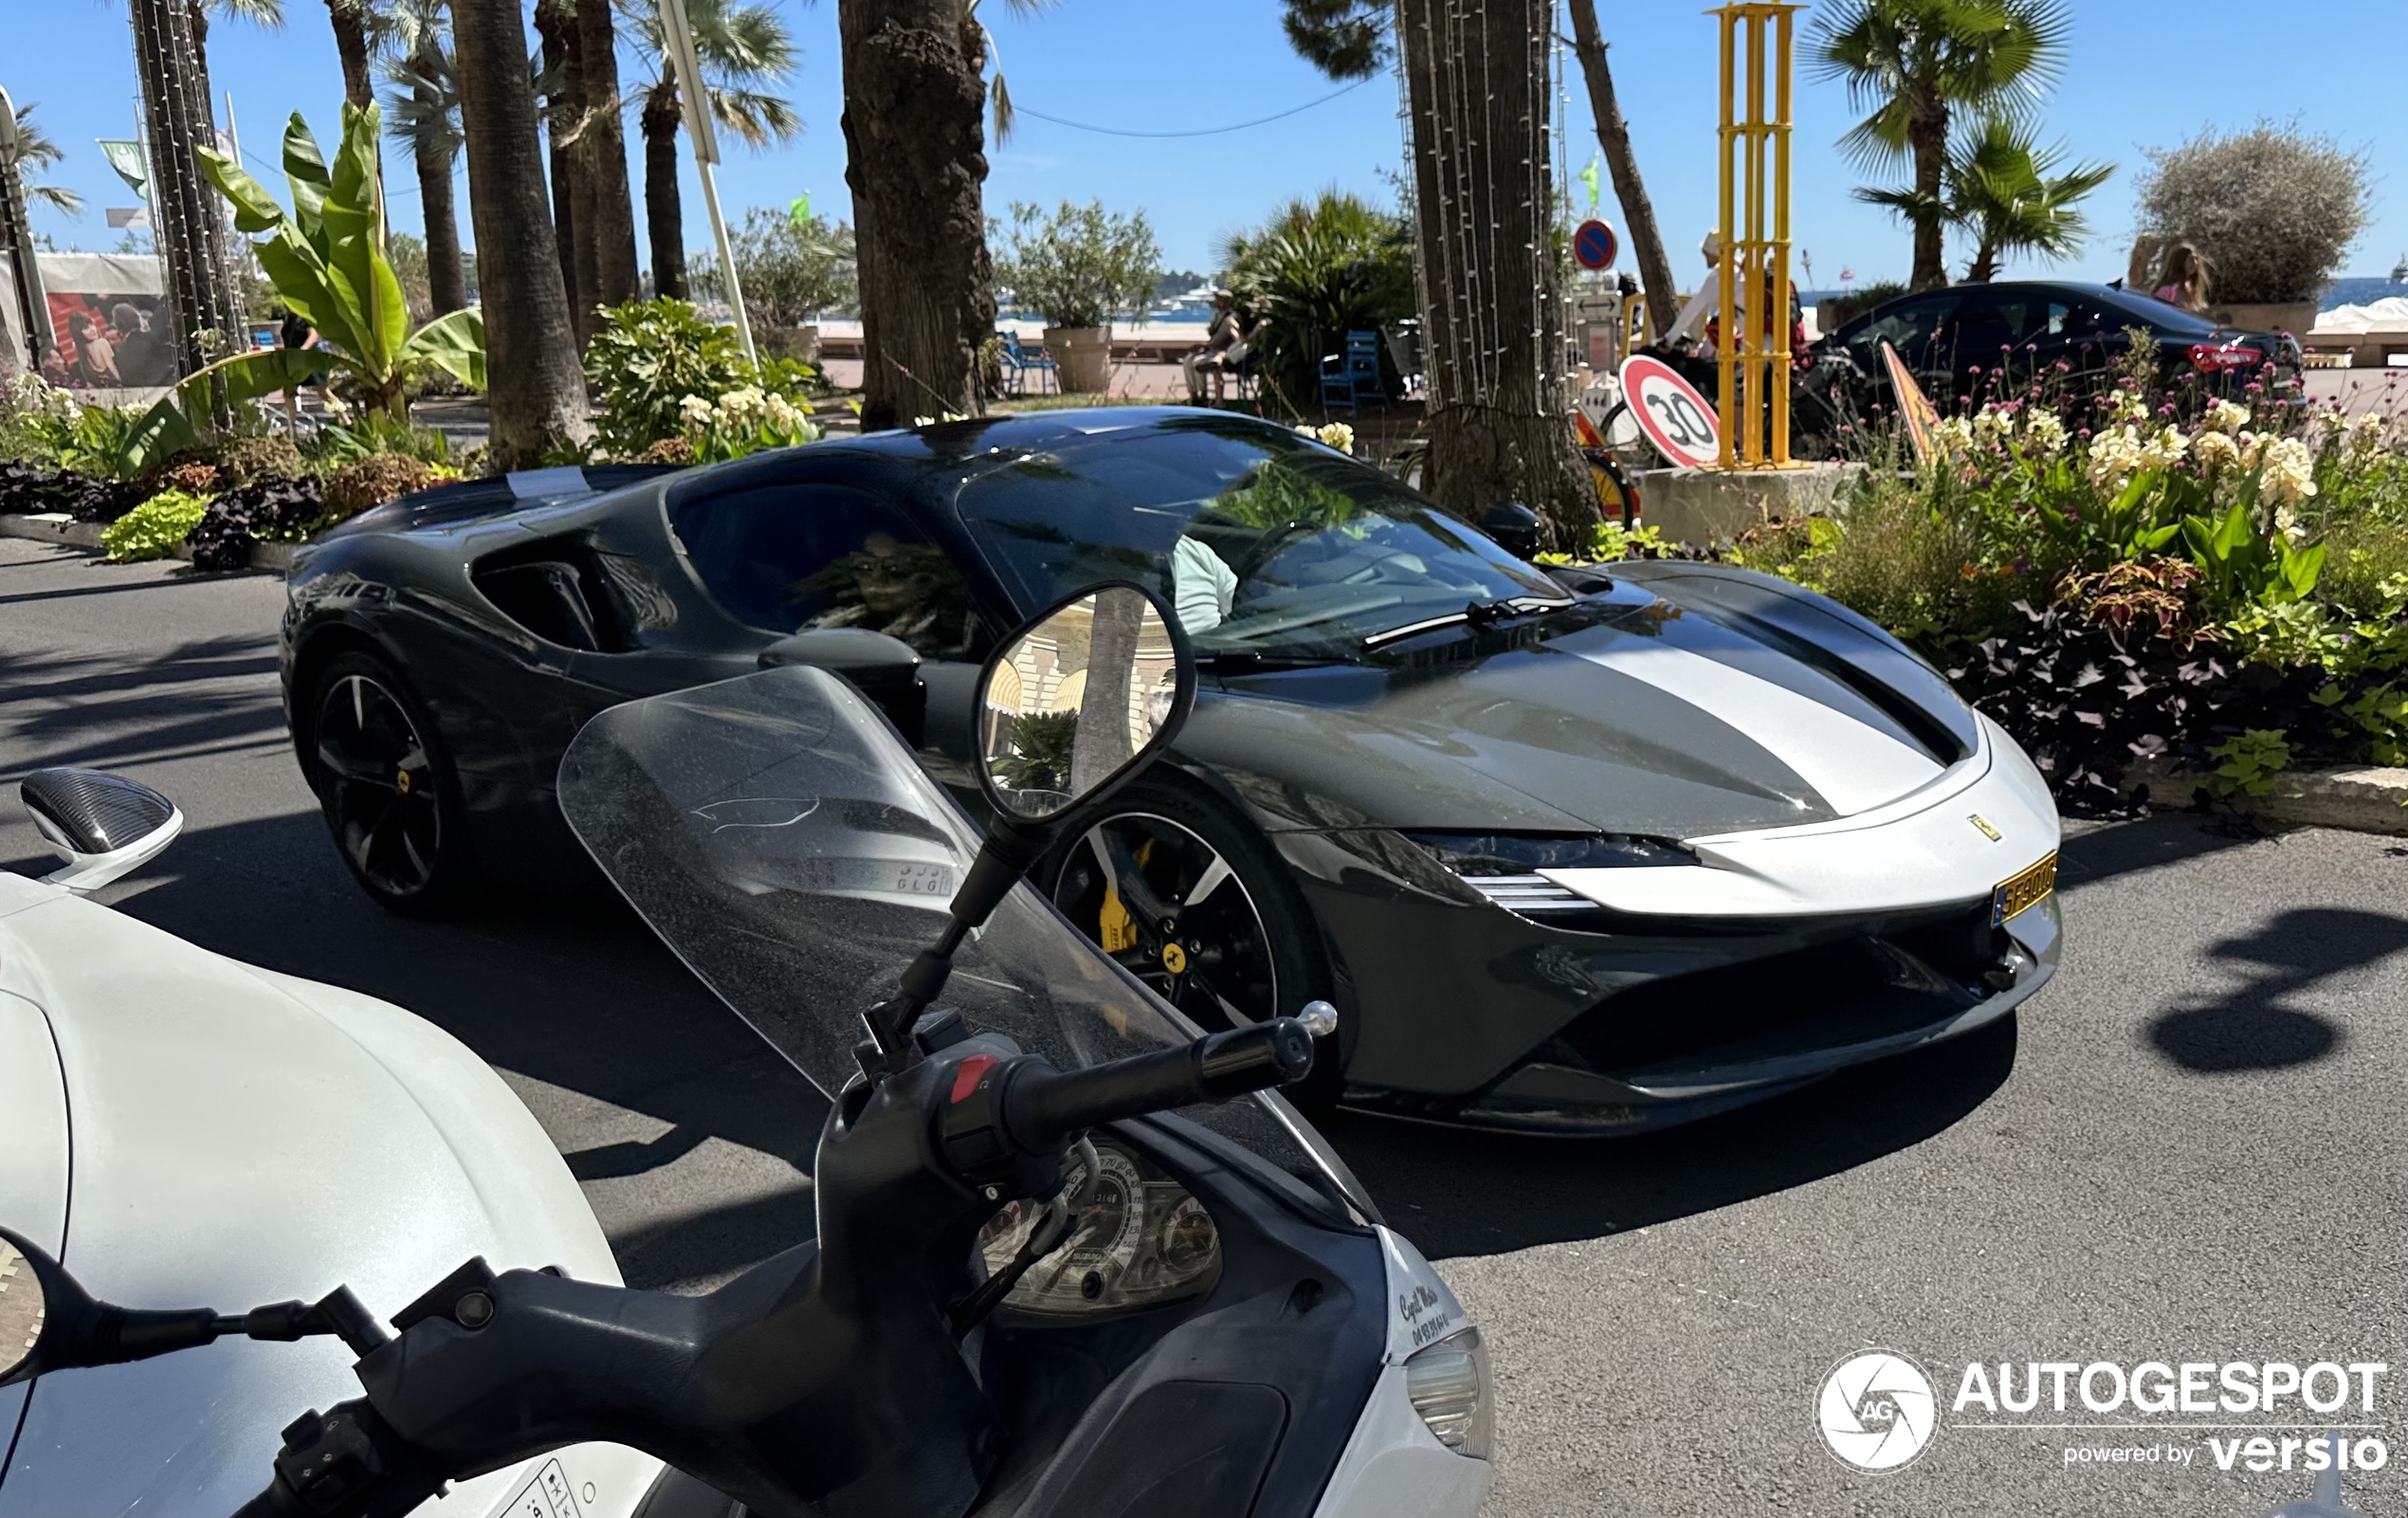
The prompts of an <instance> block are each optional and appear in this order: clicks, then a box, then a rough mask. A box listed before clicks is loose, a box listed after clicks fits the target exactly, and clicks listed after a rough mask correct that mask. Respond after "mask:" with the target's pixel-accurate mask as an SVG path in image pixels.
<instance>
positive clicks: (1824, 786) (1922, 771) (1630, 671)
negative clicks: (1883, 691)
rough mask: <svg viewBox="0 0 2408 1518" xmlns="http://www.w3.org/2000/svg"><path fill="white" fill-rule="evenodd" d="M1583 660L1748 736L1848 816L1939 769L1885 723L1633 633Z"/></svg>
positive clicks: (1911, 787)
mask: <svg viewBox="0 0 2408 1518" xmlns="http://www.w3.org/2000/svg"><path fill="white" fill-rule="evenodd" d="M1580 657H1581V658H1583V659H1586V660H1589V661H1590V662H1591V663H1593V664H1599V665H1603V666H1604V667H1605V668H1608V669H1611V670H1614V672H1615V673H1617V674H1624V675H1628V676H1630V677H1631V678H1632V679H1633V680H1639V681H1644V682H1645V683H1647V684H1648V685H1651V686H1654V687H1655V688H1656V689H1658V690H1661V691H1663V692H1665V693H1666V694H1667V695H1670V696H1674V697H1677V698H1678V699H1680V700H1682V701H1685V702H1687V703H1688V704H1690V705H1692V706H1695V707H1697V708H1698V709H1699V710H1700V711H1703V712H1705V713H1706V715H1707V716H1709V717H1712V718H1714V719H1715V720H1716V721H1718V722H1723V723H1724V724H1726V725H1728V726H1730V727H1734V728H1736V729H1738V730H1739V731H1740V732H1742V733H1744V734H1746V735H1747V736H1748V737H1749V738H1750V739H1753V740H1754V741H1756V742H1757V743H1759V744H1760V745H1762V746H1763V748H1764V749H1765V750H1766V751H1767V752H1768V753H1770V754H1771V755H1772V756H1773V757H1774V758H1775V759H1779V760H1780V761H1781V762H1782V763H1783V764H1786V765H1788V766H1789V767H1790V768H1791V769H1792V770H1794V771H1796V772H1797V777H1798V778H1800V779H1802V780H1804V781H1805V782H1806V783H1807V784H1808V785H1811V786H1813V787H1814V788H1815V791H1816V792H1817V793H1818V794H1819V795H1820V796H1822V798H1823V799H1824V800H1825V801H1827V802H1829V803H1830V804H1831V807H1832V809H1833V811H1835V812H1837V813H1838V814H1840V815H1841V816H1850V815H1852V814H1856V813H1858V812H1862V811H1864V810H1865V809H1866V808H1868V807H1876V806H1879V805H1881V804H1882V803H1883V802H1885V801H1889V800H1894V799H1895V798H1897V797H1899V796H1905V795H1906V793H1907V792H1909V791H1912V790H1914V789H1915V788H1916V787H1918V786H1921V785H1924V784H1926V783H1928V782H1929V781H1930V780H1931V779H1933V778H1934V777H1937V776H1938V775H1939V774H1940V769H1941V767H1940V765H1939V763H1938V762H1937V761H1935V760H1934V759H1932V758H1931V756H1930V755H1928V754H1925V753H1922V752H1920V751H1919V750H1916V749H1912V748H1909V747H1907V746H1906V744H1904V743H1902V742H1900V741H1898V740H1896V739H1894V738H1892V737H1890V736H1889V735H1888V733H1885V732H1882V731H1881V730H1880V729H1878V728H1875V727H1868V726H1867V725H1865V724H1864V723H1863V722H1858V721H1857V720H1856V719H1855V718H1853V717H1851V716H1849V715H1847V714H1846V713H1845V712H1839V711H1834V710H1833V709H1832V708H1831V707H1829V706H1826V705H1824V704H1822V703H1820V702H1818V701H1815V700H1812V699H1811V698H1808V697H1805V696H1801V695H1799V694H1798V693H1797V692H1796V691H1794V690H1790V689H1787V688H1785V687H1784V686H1777V685H1775V684H1773V683H1772V682H1771V681H1769V680H1763V679H1760V678H1758V677H1757V676H1755V675H1752V674H1749V673H1748V672H1747V671H1746V670H1744V669H1740V668H1734V667H1732V666H1730V665H1726V664H1723V663H1720V662H1718V661H1716V660H1713V659H1708V658H1706V657H1704V656H1703V655H1701V654H1695V653H1691V652H1689V651H1688V650H1687V649H1676V648H1672V647H1670V646H1669V645H1667V644H1664V643H1661V642H1657V641H1654V640H1652V639H1644V638H1626V639H1622V640H1620V641H1618V642H1616V643H1615V644H1614V646H1613V647H1612V648H1608V649H1596V650H1593V651H1586V652H1583V653H1581V654H1580Z"/></svg>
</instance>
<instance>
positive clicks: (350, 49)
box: [326, 0, 383, 111]
mask: <svg viewBox="0 0 2408 1518" xmlns="http://www.w3.org/2000/svg"><path fill="white" fill-rule="evenodd" d="M326 19H327V20H328V21H329V22H331V23H332V24H333V25H334V28H335V54H336V56H337V57H338V58H340V59H341V60H342V64H343V99H344V100H346V101H350V102H351V103H352V104H354V105H356V106H358V107H359V108H360V109H361V110H363V111H364V110H366V109H367V108H368V107H369V106H371V105H374V103H375V102H376V86H375V83H374V78H373V76H372V73H371V70H372V68H373V67H374V63H375V56H376V32H377V28H378V27H379V25H380V23H381V22H382V20H383V18H382V17H380V16H378V15H377V14H376V13H375V10H374V9H373V8H372V7H371V5H370V4H369V0H326Z"/></svg>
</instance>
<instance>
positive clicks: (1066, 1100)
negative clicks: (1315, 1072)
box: [1003, 1017, 1313, 1151]
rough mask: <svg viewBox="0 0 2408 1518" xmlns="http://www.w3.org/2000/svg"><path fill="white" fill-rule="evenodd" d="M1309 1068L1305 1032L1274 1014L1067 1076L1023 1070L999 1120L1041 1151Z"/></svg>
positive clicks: (1275, 1082) (1280, 1082)
mask: <svg viewBox="0 0 2408 1518" xmlns="http://www.w3.org/2000/svg"><path fill="white" fill-rule="evenodd" d="M1312 1068H1313V1038H1312V1034H1310V1033H1306V1032H1305V1031H1304V1024H1303V1023H1301V1022H1299V1021H1297V1020H1296V1019H1295V1018H1293V1017H1273V1018H1271V1019H1270V1020H1269V1021H1268V1022H1258V1023H1254V1024H1252V1025H1250V1026H1249V1027H1245V1028H1231V1029H1230V1030H1229V1031H1227V1032H1226V1033H1213V1034H1210V1035H1208V1036H1206V1037H1203V1038H1199V1039H1197V1040H1196V1041H1195V1043H1192V1044H1189V1045H1187V1046H1186V1047H1184V1048H1181V1049H1165V1050H1163V1051H1161V1052H1158V1053H1153V1054H1137V1055H1133V1056H1131V1057H1130V1058H1127V1059H1116V1060H1114V1061H1112V1062H1111V1063H1110V1064H1108V1065H1096V1066H1091V1067H1089V1068H1088V1069H1086V1070H1071V1071H1069V1072H1067V1073H1062V1072H1057V1071H1055V1070H1049V1069H1047V1068H1045V1067H1043V1066H1039V1065H1031V1066H1026V1067H1024V1068H1023V1069H1024V1073H1022V1074H1021V1075H1020V1076H1019V1077H1018V1078H1016V1079H1014V1080H1013V1081H1012V1086H1011V1088H1010V1089H1009V1091H1008V1092H1007V1093H1006V1094H1005V1097H1004V1106H1003V1116H1004V1122H1005V1124H1006V1125H1009V1126H1010V1128H1011V1130H1012V1138H1013V1140H1014V1141H1015V1142H1017V1143H1019V1144H1020V1145H1021V1146H1022V1147H1023V1148H1025V1149H1028V1150H1031V1151H1041V1150H1047V1149H1051V1148H1053V1147H1054V1146H1056V1145H1058V1144H1060V1143H1061V1142H1062V1141H1063V1140H1064V1139H1066V1138H1067V1137H1069V1136H1070V1135H1071V1134H1073V1133H1076V1132H1078V1131H1080V1130H1081V1129H1083V1128H1091V1127H1094V1126H1095V1125H1098V1124H1100V1123H1110V1122H1112V1121H1114V1120H1116V1119H1119V1118H1128V1117H1138V1116H1140V1115H1142V1114H1144V1113H1147V1112H1159V1111H1162V1110H1163V1109H1165V1108H1167V1107H1175V1106H1188V1105H1190V1104H1191V1103H1195V1102H1218V1101H1224V1100H1227V1099H1228V1098H1230V1097H1232V1096H1243V1095H1245V1094H1246V1093H1247V1092H1249V1091H1259V1090H1261V1089H1263V1088H1266V1087H1270V1086H1285V1085H1286V1084H1287V1083H1288V1082H1290V1081H1297V1080H1302V1079H1304V1073H1305V1072H1306V1071H1307V1070H1311V1069H1312Z"/></svg>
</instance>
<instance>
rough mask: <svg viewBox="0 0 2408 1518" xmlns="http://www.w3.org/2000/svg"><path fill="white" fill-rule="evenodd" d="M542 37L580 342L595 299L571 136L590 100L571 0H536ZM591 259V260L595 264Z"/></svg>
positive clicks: (547, 120) (556, 209) (549, 128)
mask: <svg viewBox="0 0 2408 1518" xmlns="http://www.w3.org/2000/svg"><path fill="white" fill-rule="evenodd" d="M535 29H536V35H538V36H539V37H541V38H542V39H543V71H544V72H545V73H546V74H549V75H550V76H551V77H552V93H551V96H550V97H549V98H548V99H547V100H546V101H544V110H543V122H544V125H543V135H544V140H545V141H546V142H547V143H549V144H550V145H551V169H552V225H553V236H554V238H555V240H556V242H557V244H558V250H559V255H560V286H561V289H562V290H563V291H565V292H566V293H567V295H568V298H569V312H570V317H571V324H572V325H573V326H574V327H575V330H576V333H577V337H578V339H579V341H580V342H582V341H583V339H584V338H585V336H586V321H585V313H586V311H587V310H589V309H590V308H591V307H592V306H593V302H592V301H590V300H588V299H587V298H586V292H587V291H588V290H589V289H590V288H591V283H590V282H582V281H580V280H579V279H578V272H579V271H578V264H577V253H576V250H577V248H578V247H581V246H582V245H581V243H580V242H579V240H578V229H577V222H576V202H577V183H578V177H579V176H578V174H577V161H576V155H575V152H573V151H571V149H570V146H569V142H568V138H569V135H570V134H571V133H573V132H574V131H575V130H576V118H577V111H578V110H579V108H580V102H581V101H583V99H584V95H583V93H582V91H580V90H579V89H578V87H577V86H578V83H579V80H578V78H577V48H576V30H577V18H576V10H575V8H574V6H573V5H572V4H571V0H536V8H535ZM591 263H592V260H591V259H590V258H589V259H588V260H587V264H588V265H591Z"/></svg>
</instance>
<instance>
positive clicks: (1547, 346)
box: [1396, 0, 1597, 546]
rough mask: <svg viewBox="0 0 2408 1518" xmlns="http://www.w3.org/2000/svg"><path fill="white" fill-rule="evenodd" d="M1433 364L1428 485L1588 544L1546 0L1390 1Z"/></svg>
mask: <svg viewBox="0 0 2408 1518" xmlns="http://www.w3.org/2000/svg"><path fill="white" fill-rule="evenodd" d="M1396 30H1397V39H1396V41H1397V49H1398V52H1399V55H1400V56H1401V57H1402V59H1403V62H1404V73H1405V94H1406V104H1407V108H1408V109H1409V111H1410V112H1411V113H1412V130H1413V160H1414V238H1415V241H1416V243H1417V245H1418V250H1419V253H1420V259H1419V270H1420V278H1421V310H1422V320H1421V330H1422V337H1423V343H1424V352H1425V354H1426V355H1427V357H1428V359H1429V374H1430V407H1429V418H1430V489H1431V491H1432V494H1433V495H1434V496H1435V497H1436V498H1437V500H1438V503H1440V504H1441V505H1444V506H1447V507H1449V508H1450V509H1451V510H1454V511H1457V512H1460V513H1464V514H1467V515H1469V516H1471V517H1473V518H1474V519H1475V520H1476V519H1477V517H1478V515H1479V514H1480V513H1481V512H1483V511H1485V510H1486V509H1487V507H1489V506H1491V505H1495V504H1498V503H1503V502H1508V501H1511V502H1520V503H1523V505H1526V506H1529V507H1531V508H1532V509H1534V510H1536V511H1538V512H1539V513H1540V514H1541V516H1542V517H1544V518H1545V519H1547V521H1549V522H1550V523H1551V524H1552V526H1553V528H1554V536H1555V538H1556V540H1557V542H1558V543H1560V544H1562V545H1564V546H1575V545H1585V544H1586V542H1587V541H1588V529H1589V528H1590V527H1592V526H1594V525H1595V524H1596V520H1597V517H1596V496H1595V495H1594V493H1592V491H1591V487H1590V486H1589V485H1588V482H1587V479H1586V474H1585V470H1584V469H1583V468H1582V466H1581V464H1580V459H1579V455H1578V453H1577V452H1575V451H1574V448H1573V440H1572V427H1571V424H1570V422H1569V420H1568V416H1569V413H1570V410H1571V407H1570V403H1569V400H1568V398H1567V397H1566V395H1565V394H1564V390H1563V373H1562V371H1563V338H1562V333H1563V325H1562V321H1563V317H1562V300H1561V295H1560V291H1558V289H1557V288H1556V269H1555V257H1554V248H1555V238H1554V236H1553V218H1554V209H1555V192H1554V188H1553V186H1552V185H1550V184H1549V183H1548V179H1549V174H1548V164H1549V161H1550V159H1551V157H1552V154H1551V152H1550V143H1549V141H1548V137H1547V133H1548V120H1547V117H1548V106H1549V103H1550V102H1549V100H1548V91H1547V64H1548V58H1547V49H1548V46H1549V45H1550V43H1551V42H1552V40H1553V37H1554V13H1553V0H1489V3H1487V4H1486V5H1483V6H1464V5H1461V4H1458V3H1455V0H1400V3H1399V4H1398V5H1397V7H1396Z"/></svg>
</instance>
